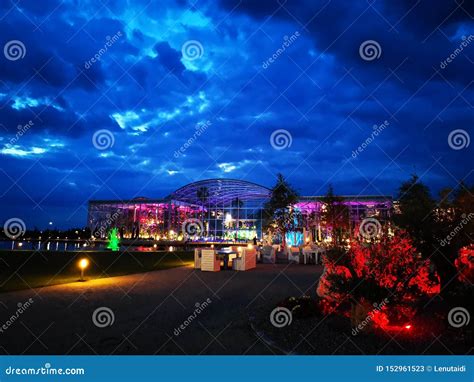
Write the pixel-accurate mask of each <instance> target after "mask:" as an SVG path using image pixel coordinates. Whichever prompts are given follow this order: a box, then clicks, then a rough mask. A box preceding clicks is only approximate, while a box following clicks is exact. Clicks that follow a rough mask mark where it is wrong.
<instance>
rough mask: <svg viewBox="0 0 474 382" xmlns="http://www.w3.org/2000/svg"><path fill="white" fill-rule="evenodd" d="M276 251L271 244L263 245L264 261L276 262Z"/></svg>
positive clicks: (268, 262)
mask: <svg viewBox="0 0 474 382" xmlns="http://www.w3.org/2000/svg"><path fill="white" fill-rule="evenodd" d="M275 257H276V251H275V248H273V247H272V246H270V245H265V246H263V247H262V263H264V264H275Z"/></svg>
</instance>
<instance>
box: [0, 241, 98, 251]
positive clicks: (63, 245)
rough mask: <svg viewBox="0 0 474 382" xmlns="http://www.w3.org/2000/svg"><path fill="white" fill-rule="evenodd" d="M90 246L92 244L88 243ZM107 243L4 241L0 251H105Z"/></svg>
mask: <svg viewBox="0 0 474 382" xmlns="http://www.w3.org/2000/svg"><path fill="white" fill-rule="evenodd" d="M88 244H90V243H88ZM105 245H106V244H105V243H92V244H91V245H85V244H84V242H78V241H67V240H56V241H41V240H2V241H0V249H13V250H22V249H27V250H32V249H33V250H43V251H79V250H84V249H103V248H105Z"/></svg>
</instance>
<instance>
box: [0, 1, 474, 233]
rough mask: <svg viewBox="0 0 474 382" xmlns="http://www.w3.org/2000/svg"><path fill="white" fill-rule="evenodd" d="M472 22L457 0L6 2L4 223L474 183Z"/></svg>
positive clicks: (1, 19)
mask: <svg viewBox="0 0 474 382" xmlns="http://www.w3.org/2000/svg"><path fill="white" fill-rule="evenodd" d="M458 3H459V4H458ZM469 3H470V4H469ZM473 16H474V2H468V1H464V2H462V1H458V2H455V1H451V0H444V1H428V0H427V1H418V2H416V1H406V0H402V1H381V0H375V1H365V0H361V1H353V2H352V1H328V0H324V1H317V0H306V1H290V0H288V1H287V2H285V1H283V0H281V1H279V2H277V1H267V0H265V1H262V0H258V1H257V0H253V1H252V0H243V1H241V0H221V1H206V0H204V1H203V0H198V1H184V0H178V1H148V0H143V1H138V0H137V1H131V0H129V1H118V0H111V1H107V0H100V1H97V0H94V1H77V0H75V1H62V2H61V1H37V0H29V1H13V0H12V1H6V0H3V1H1V2H0V48H1V52H0V132H1V134H0V174H1V183H0V195H1V209H0V218H1V220H2V223H3V221H5V220H7V219H10V218H13V217H17V218H20V219H22V220H24V221H25V223H26V226H27V228H28V229H32V228H33V227H35V226H36V227H38V228H44V227H46V226H47V225H48V222H50V221H52V222H53V225H54V226H55V227H58V228H67V227H76V226H84V225H85V224H86V216H87V201H88V200H90V199H128V198H134V197H137V196H147V197H152V198H159V197H163V196H166V195H168V194H169V193H170V192H172V191H173V190H175V189H177V188H178V187H180V186H183V185H185V184H187V183H190V182H193V181H197V180H201V179H207V178H220V177H225V178H235V179H244V180H249V181H253V182H256V183H259V184H262V185H265V186H272V185H273V183H274V181H275V177H276V173H277V172H282V173H283V174H284V175H285V176H286V177H287V178H288V180H289V181H290V183H292V184H293V185H294V187H295V188H296V189H297V190H298V191H299V192H300V193H301V194H303V195H321V194H324V193H325V192H326V190H327V187H328V184H329V183H332V184H333V186H334V189H335V192H336V193H339V194H352V195H359V194H362V195H366V194H375V195H381V194H388V195H396V192H397V189H398V187H399V185H400V183H401V182H402V181H404V180H407V179H408V178H409V177H410V175H411V174H412V173H414V172H416V173H417V174H418V175H419V176H420V177H421V179H422V181H423V182H425V183H426V184H428V185H429V186H430V187H431V188H432V190H433V194H434V195H436V194H437V192H438V191H439V190H440V189H441V188H443V187H455V186H456V185H457V184H458V182H459V181H460V180H461V179H465V180H466V181H467V182H468V183H470V184H472V181H473V173H472V163H473V160H472V158H473V146H474V143H472V144H469V143H470V137H471V136H472V134H473V130H472V126H473V121H474V112H473V104H474V97H473V94H474V92H473V65H472V64H473V62H474V36H473V34H474V27H473V26H474V23H473ZM374 126H376V127H375V128H374ZM188 140H189V142H190V144H186V142H187V141H188ZM367 140H369V142H368V144H367V145H365V143H364V142H366V141H367ZM363 143H364V147H362V144H363ZM359 146H361V147H360V149H359Z"/></svg>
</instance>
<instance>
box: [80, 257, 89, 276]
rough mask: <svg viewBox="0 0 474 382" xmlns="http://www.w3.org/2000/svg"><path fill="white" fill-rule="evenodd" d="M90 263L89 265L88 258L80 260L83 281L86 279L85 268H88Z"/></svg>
mask: <svg viewBox="0 0 474 382" xmlns="http://www.w3.org/2000/svg"><path fill="white" fill-rule="evenodd" d="M88 265H89V260H87V259H81V260H79V268H80V269H81V281H85V280H84V269H86V268H87V266H88Z"/></svg>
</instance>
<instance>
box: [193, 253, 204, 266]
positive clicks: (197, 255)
mask: <svg viewBox="0 0 474 382" xmlns="http://www.w3.org/2000/svg"><path fill="white" fill-rule="evenodd" d="M201 251H202V248H194V269H201Z"/></svg>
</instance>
